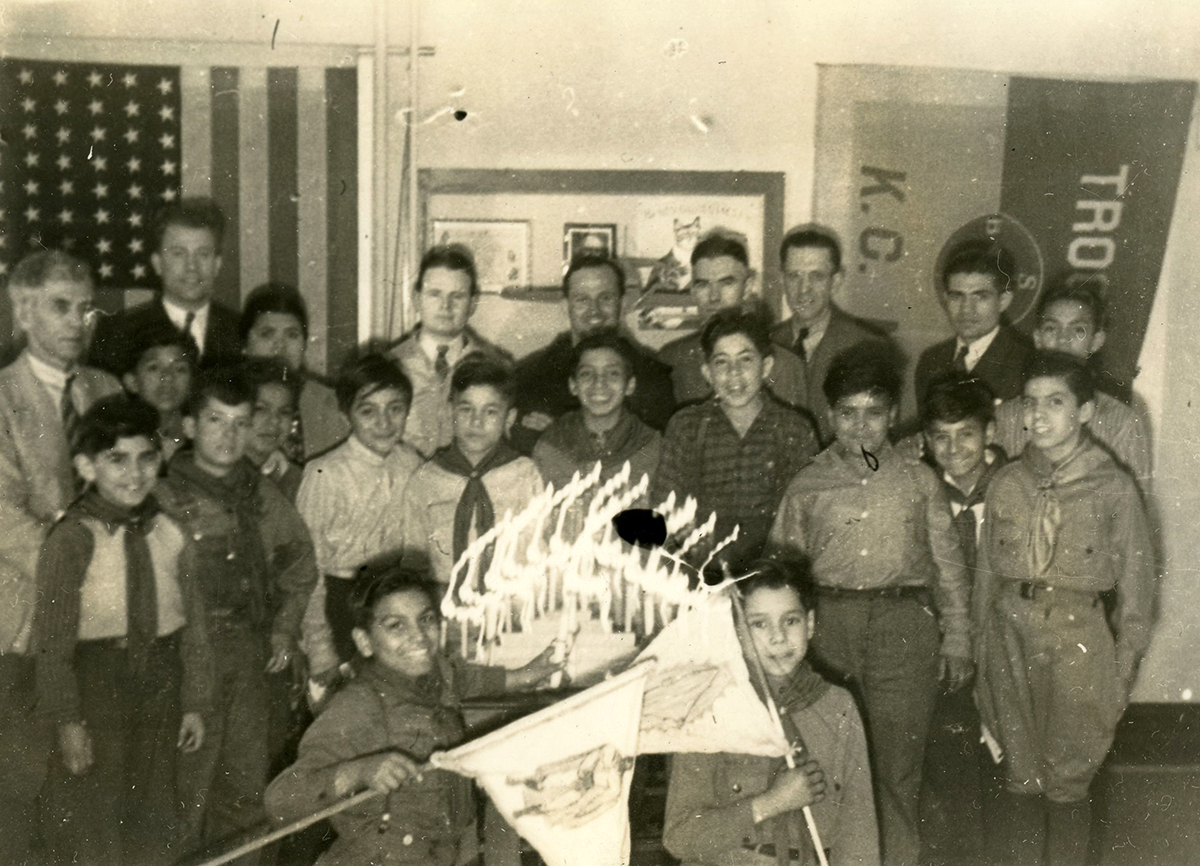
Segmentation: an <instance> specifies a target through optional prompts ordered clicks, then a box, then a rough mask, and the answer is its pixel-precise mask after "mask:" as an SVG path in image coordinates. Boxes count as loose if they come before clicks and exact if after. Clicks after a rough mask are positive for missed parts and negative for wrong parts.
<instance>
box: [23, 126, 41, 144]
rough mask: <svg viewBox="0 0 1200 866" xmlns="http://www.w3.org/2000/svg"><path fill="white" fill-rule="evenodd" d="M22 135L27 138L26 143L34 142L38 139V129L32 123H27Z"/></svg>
mask: <svg viewBox="0 0 1200 866" xmlns="http://www.w3.org/2000/svg"><path fill="white" fill-rule="evenodd" d="M21 133H22V134H23V135H24V136H25V140H26V141H32V140H33V139H35V138H37V127H36V126H34V125H33V124H32V123H27V124H25V125H24V126H23V127H21Z"/></svg>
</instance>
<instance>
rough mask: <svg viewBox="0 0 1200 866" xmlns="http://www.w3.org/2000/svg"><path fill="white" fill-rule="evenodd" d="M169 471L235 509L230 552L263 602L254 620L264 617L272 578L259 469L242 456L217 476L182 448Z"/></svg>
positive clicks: (256, 602)
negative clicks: (264, 536) (261, 527)
mask: <svg viewBox="0 0 1200 866" xmlns="http://www.w3.org/2000/svg"><path fill="white" fill-rule="evenodd" d="M169 474H170V476H171V477H174V478H178V479H180V480H182V481H184V482H186V483H187V484H188V485H189V486H191V487H193V488H195V489H196V490H198V491H199V492H200V494H202V495H203V496H204V497H206V498H208V499H212V500H214V501H216V502H217V503H219V504H220V505H221V506H223V507H225V508H227V509H229V510H230V511H231V512H233V515H234V518H235V519H236V521H237V532H235V533H234V535H233V538H232V540H231V544H230V553H232V554H233V555H234V557H235V558H236V559H237V560H240V562H241V564H242V565H241V567H242V568H243V569H245V570H246V572H247V574H248V576H249V578H250V585H251V586H252V587H254V590H253V591H252V593H251V595H252V596H253V597H254V598H255V604H256V606H258V605H261V606H259V607H257V608H256V609H255V610H253V611H252V616H253V618H254V620H255V621H261V620H262V619H263V618H265V616H266V614H267V605H269V602H270V598H269V595H270V581H269V580H268V574H267V555H266V551H265V550H263V543H262V537H261V535H260V534H259V525H260V523H261V522H262V518H261V511H262V509H261V500H260V496H259V492H258V486H259V484H260V482H261V478H260V476H259V472H258V469H257V468H256V467H255V466H254V464H252V463H251V462H250V461H249V460H241V461H239V462H238V463H237V464H236V465H235V466H234V467H233V468H232V469H230V470H229V473H228V474H227V475H225V476H224V477H221V478H218V477H217V476H216V475H211V474H209V473H208V472H205V471H204V470H203V469H201V468H200V467H198V466H197V465H196V461H195V459H194V455H193V454H192V453H191V452H183V453H180V454H178V455H176V457H175V459H174V460H172V461H171V469H170V473H169Z"/></svg>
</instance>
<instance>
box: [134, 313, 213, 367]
mask: <svg viewBox="0 0 1200 866" xmlns="http://www.w3.org/2000/svg"><path fill="white" fill-rule="evenodd" d="M165 346H174V347H176V348H178V349H179V351H180V353H181V354H182V355H183V357H184V358H186V359H187V362H188V366H190V367H191V368H192V371H193V372H195V370H196V367H197V366H198V365H199V363H200V355H199V351H198V349H197V347H196V342H195V341H194V340H193V339H192V338H191V336H190V335H189V334H187V333H185V332H183V331H181V330H179V329H178V328H176V327H175V326H174V325H172V324H170V323H169V322H161V323H159V324H151V325H148V326H147V327H145V328H140V329H138V330H137V331H136V332H134V333H133V334H131V335H130V341H129V348H128V350H127V351H126V353H125V361H124V363H123V364H122V365H121V372H122V375H124V374H125V373H137V368H138V365H140V364H141V363H142V359H143V358H145V357H146V353H147V352H149V351H151V350H152V349H161V348H163V347H165Z"/></svg>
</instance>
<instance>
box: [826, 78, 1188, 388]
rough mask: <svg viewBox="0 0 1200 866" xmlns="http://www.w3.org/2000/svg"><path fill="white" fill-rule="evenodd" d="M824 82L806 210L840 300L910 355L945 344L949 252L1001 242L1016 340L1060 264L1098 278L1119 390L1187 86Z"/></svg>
mask: <svg viewBox="0 0 1200 866" xmlns="http://www.w3.org/2000/svg"><path fill="white" fill-rule="evenodd" d="M819 76H820V77H819V95H818V110H817V117H818V124H817V141H816V165H815V183H814V202H813V213H814V216H815V218H816V219H817V221H819V222H820V223H822V224H825V225H828V226H829V227H831V228H833V229H834V230H835V231H837V232H838V233H839V235H840V236H841V239H842V242H843V251H844V267H845V269H846V284H845V289H844V291H845V297H843V298H841V299H840V301H841V302H842V303H844V304H845V306H846V307H847V308H848V309H849V310H850V311H851V312H854V313H856V314H858V315H862V316H867V317H870V318H875V319H885V320H891V321H894V322H896V323H897V324H898V328H897V331H896V337H897V339H898V340H899V341H900V342H901V344H902V346H903V347H904V349H905V351H906V353H907V355H908V356H909V358H910V359H914V360H915V358H916V357H917V356H918V355H919V354H920V352H921V350H922V349H924V348H925V347H927V346H929V345H931V344H932V343H934V342H937V341H939V340H941V339H944V338H946V337H948V336H950V330H949V326H948V325H947V324H946V320H945V317H944V315H943V313H942V310H941V306H940V304H939V302H938V297H937V291H936V289H937V283H936V278H937V277H936V275H937V268H938V264H939V259H940V257H941V255H942V254H943V252H944V250H945V249H946V248H947V246H948V244H949V243H950V242H952V241H958V240H962V239H965V238H966V237H995V238H996V240H998V241H999V242H1001V243H1003V244H1005V245H1006V246H1008V247H1010V248H1011V249H1012V251H1013V252H1014V253H1015V255H1016V257H1017V262H1018V273H1017V274H1014V275H1013V276H1014V288H1015V290H1016V296H1015V297H1014V302H1013V304H1012V306H1011V307H1010V310H1009V319H1010V321H1012V322H1013V324H1015V325H1016V326H1017V327H1018V328H1021V329H1022V330H1025V331H1026V332H1029V331H1031V330H1032V327H1033V324H1034V322H1033V311H1034V310H1035V309H1036V304H1037V299H1038V297H1039V295H1040V293H1041V291H1042V289H1043V288H1044V287H1045V285H1046V284H1047V282H1048V281H1050V280H1053V279H1054V278H1056V277H1057V276H1058V275H1059V274H1060V273H1062V272H1064V271H1066V270H1068V269H1082V270H1084V271H1086V272H1087V273H1089V274H1090V275H1092V276H1093V277H1095V278H1096V279H1097V280H1099V281H1100V284H1101V286H1102V287H1103V288H1104V296H1105V300H1106V302H1107V304H1108V306H1109V319H1110V321H1111V322H1113V323H1119V327H1110V328H1109V335H1108V343H1107V345H1106V347H1105V350H1104V352H1103V354H1102V356H1101V358H1100V359H1099V362H1100V364H1101V367H1102V369H1103V370H1104V371H1105V372H1106V373H1108V374H1109V375H1108V377H1107V378H1108V379H1109V381H1111V382H1113V383H1116V384H1117V385H1118V386H1119V387H1121V388H1123V389H1124V390H1126V391H1128V390H1129V388H1130V386H1131V384H1132V380H1133V377H1134V375H1135V373H1136V368H1137V359H1138V356H1139V354H1140V352H1141V347H1142V341H1143V339H1144V336H1145V330H1146V324H1147V321H1148V318H1149V312H1150V305H1151V303H1152V301H1153V297H1154V291H1155V288H1156V286H1157V282H1158V277H1159V273H1160V271H1161V269H1162V258H1163V252H1164V249H1165V245H1166V236H1167V231H1168V228H1169V226H1170V220H1171V214H1172V211H1173V209H1174V204H1175V190H1176V187H1177V185H1178V183H1179V178H1180V171H1181V168H1182V163H1183V154H1184V148H1185V146H1186V142H1187V134H1188V129H1189V126H1190V123H1191V113H1192V112H1191V109H1192V104H1193V102H1194V99H1195V90H1196V85H1195V82H1189V81H1143V82H1100V81H1064V80H1057V79H1039V78H1028V77H1017V76H1011V75H1006V74H1003V73H992V72H978V71H971V70H945V69H921V68H908V67H885V66H822V67H820V70H819ZM906 407H907V408H908V409H909V410H910V411H911V410H912V409H913V408H914V401H913V399H912V395H911V394H909V395H908V396H907V397H906Z"/></svg>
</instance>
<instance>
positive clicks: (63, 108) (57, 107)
mask: <svg viewBox="0 0 1200 866" xmlns="http://www.w3.org/2000/svg"><path fill="white" fill-rule="evenodd" d="M69 108H70V103H69V102H67V101H66V100H65V99H60V100H58V101H57V102H55V103H54V111H55V113H57V114H66V113H67V110H68V109H69Z"/></svg>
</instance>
